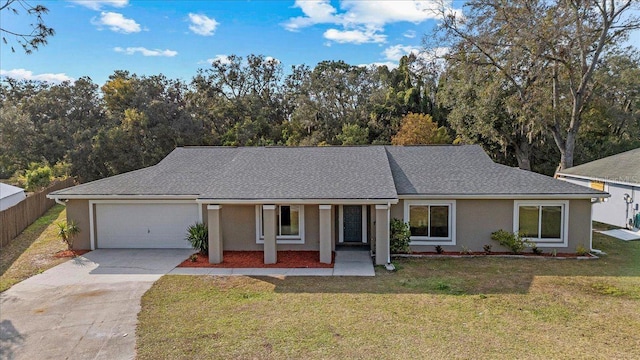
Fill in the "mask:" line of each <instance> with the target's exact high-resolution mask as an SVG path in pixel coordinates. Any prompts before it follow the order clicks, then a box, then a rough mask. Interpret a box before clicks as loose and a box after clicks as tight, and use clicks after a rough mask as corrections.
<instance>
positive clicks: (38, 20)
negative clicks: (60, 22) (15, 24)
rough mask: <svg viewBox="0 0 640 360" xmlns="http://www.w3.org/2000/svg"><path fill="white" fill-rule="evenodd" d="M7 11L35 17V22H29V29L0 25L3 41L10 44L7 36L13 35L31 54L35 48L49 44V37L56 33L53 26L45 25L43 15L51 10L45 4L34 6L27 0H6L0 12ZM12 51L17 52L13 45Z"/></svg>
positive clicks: (26, 51)
mask: <svg viewBox="0 0 640 360" xmlns="http://www.w3.org/2000/svg"><path fill="white" fill-rule="evenodd" d="M2 11H6V12H10V13H12V14H14V15H20V13H21V12H23V11H24V12H26V14H27V15H28V16H29V17H35V23H31V24H29V29H24V30H23V29H20V30H18V29H11V30H10V29H7V28H5V27H3V26H2V25H0V33H2V42H3V44H4V45H9V41H8V40H7V36H12V37H13V38H14V39H15V41H16V42H17V43H18V44H20V46H22V49H23V50H24V52H25V53H26V54H31V53H32V52H33V50H38V48H39V47H40V46H43V45H47V42H48V38H49V37H51V36H53V35H55V31H54V30H53V28H50V27H48V26H47V25H45V23H44V20H43V19H42V16H43V15H45V14H47V13H48V12H49V9H48V8H46V7H45V6H43V5H35V6H32V5H31V4H29V3H28V2H27V1H25V0H5V1H4V2H3V3H2V4H1V5H0V12H2ZM11 51H12V52H15V49H14V47H13V46H11Z"/></svg>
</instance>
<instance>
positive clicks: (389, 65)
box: [358, 61, 398, 70]
mask: <svg viewBox="0 0 640 360" xmlns="http://www.w3.org/2000/svg"><path fill="white" fill-rule="evenodd" d="M358 66H360V67H366V68H368V67H372V66H374V67H378V66H386V67H387V68H389V70H392V69H395V68H397V67H398V63H395V62H392V61H381V62H372V63H370V64H360V65H358Z"/></svg>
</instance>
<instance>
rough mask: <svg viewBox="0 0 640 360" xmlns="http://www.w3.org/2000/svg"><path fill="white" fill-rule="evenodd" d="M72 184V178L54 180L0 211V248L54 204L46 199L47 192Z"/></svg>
mask: <svg viewBox="0 0 640 360" xmlns="http://www.w3.org/2000/svg"><path fill="white" fill-rule="evenodd" d="M73 185H74V182H73V178H67V179H65V180H60V181H55V182H54V183H53V184H52V185H50V186H49V187H48V188H46V189H44V190H41V191H39V192H37V193H34V194H31V195H29V196H27V198H26V199H24V200H22V201H21V202H19V203H17V204H16V205H14V206H12V207H10V208H8V209H6V210H3V211H0V249H2V248H3V247H5V246H6V245H7V244H8V243H9V241H11V240H13V238H15V237H16V236H18V235H19V234H20V233H21V232H22V230H24V229H26V228H27V226H29V225H31V224H32V223H33V222H34V221H36V219H38V218H39V217H40V216H42V215H43V214H44V213H45V212H47V210H49V209H51V207H53V205H55V204H56V202H55V201H54V200H51V199H47V194H49V193H50V192H53V191H56V190H60V189H64V188H68V187H69V186H73Z"/></svg>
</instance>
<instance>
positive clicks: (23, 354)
mask: <svg viewBox="0 0 640 360" xmlns="http://www.w3.org/2000/svg"><path fill="white" fill-rule="evenodd" d="M193 252H194V251H193V250H188V249H185V250H183V249H179V250H178V249H177V250H173V249H171V250H165V249H162V250H138V249H129V250H106V249H104V250H95V251H92V252H90V253H88V254H86V255H85V256H82V257H78V258H75V259H72V260H70V261H68V262H66V263H64V264H61V265H58V266H56V267H54V268H51V269H49V270H47V271H45V272H44V273H42V274H39V275H36V276H34V277H32V278H29V279H27V280H25V281H23V282H21V283H19V284H16V285H14V286H13V287H12V288H11V289H9V290H7V291H5V292H4V293H2V294H0V358H2V359H30V360H31V359H132V358H134V357H135V340H136V339H135V329H136V323H137V314H138V312H139V311H140V298H141V297H142V295H143V294H144V293H145V292H146V291H147V290H148V289H149V288H150V287H151V285H152V284H153V283H154V282H155V281H156V280H158V279H159V278H160V277H161V276H162V275H164V274H166V273H167V272H169V271H171V270H172V269H173V268H174V267H175V266H176V265H178V264H179V263H180V262H182V261H183V260H185V259H186V258H187V257H188V256H189V255H190V254H192V253H193Z"/></svg>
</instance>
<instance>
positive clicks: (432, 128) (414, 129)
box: [391, 113, 451, 145]
mask: <svg viewBox="0 0 640 360" xmlns="http://www.w3.org/2000/svg"><path fill="white" fill-rule="evenodd" d="M391 143H392V144H393V145H419V144H450V143H451V138H450V137H449V134H447V128H445V127H444V126H441V127H438V124H436V123H435V122H433V119H432V118H431V115H425V114H413V113H409V114H407V115H405V116H404V117H403V118H402V125H401V127H400V131H398V133H397V134H396V135H395V136H394V137H393V138H392V139H391Z"/></svg>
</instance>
